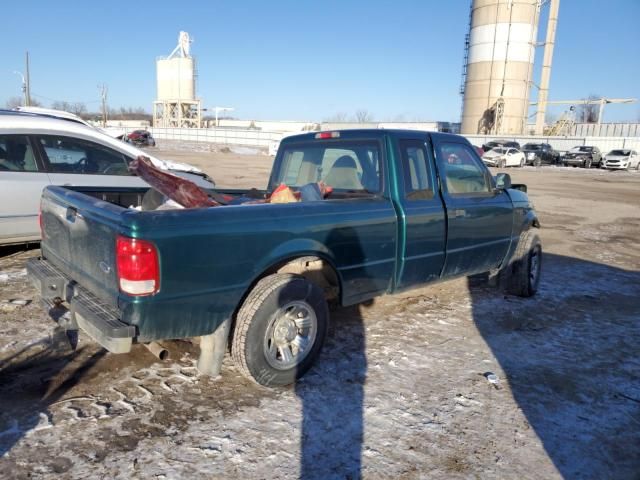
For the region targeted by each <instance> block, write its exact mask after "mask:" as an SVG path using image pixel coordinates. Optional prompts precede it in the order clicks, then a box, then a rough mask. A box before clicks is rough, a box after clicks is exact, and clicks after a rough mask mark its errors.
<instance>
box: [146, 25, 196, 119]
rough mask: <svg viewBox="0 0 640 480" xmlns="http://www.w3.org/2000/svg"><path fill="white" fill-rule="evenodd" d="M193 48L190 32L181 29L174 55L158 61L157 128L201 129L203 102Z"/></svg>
mask: <svg viewBox="0 0 640 480" xmlns="http://www.w3.org/2000/svg"><path fill="white" fill-rule="evenodd" d="M190 50H191V39H190V38H189V34H188V33H187V32H180V35H179V37H178V45H177V46H176V47H175V48H174V50H173V51H172V52H171V54H170V55H169V56H168V57H166V58H165V57H161V58H158V59H157V60H156V75H157V90H158V95H157V99H156V101H155V102H153V125H154V126H155V127H177V128H183V127H184V128H200V124H201V121H202V102H201V101H200V99H198V98H196V61H195V58H194V57H193V56H191V53H190Z"/></svg>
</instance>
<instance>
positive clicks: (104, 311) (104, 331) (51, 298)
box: [27, 258, 136, 353]
mask: <svg viewBox="0 0 640 480" xmlns="http://www.w3.org/2000/svg"><path fill="white" fill-rule="evenodd" d="M27 273H28V274H29V279H30V280H31V282H32V283H33V285H34V287H35V288H36V289H37V290H38V291H39V292H40V295H41V296H42V300H43V301H44V303H45V305H46V306H47V307H51V305H52V304H53V303H59V302H60V301H62V302H67V304H68V305H69V310H70V311H71V317H72V318H71V323H72V324H73V325H77V327H79V328H81V329H82V330H83V331H84V332H85V333H86V334H87V335H89V336H90V337H91V338H92V339H93V340H95V341H96V342H98V343H99V344H100V345H102V346H103V347H104V348H106V349H107V350H109V351H110V352H113V353H127V352H129V351H130V350H131V344H132V343H133V339H134V338H135V337H136V327H134V326H133V325H127V324H126V323H123V322H122V321H120V312H119V311H118V309H116V308H114V307H112V306H111V305H108V304H106V303H105V302H103V301H102V300H100V299H99V298H98V297H96V296H95V295H93V294H92V293H91V292H89V291H88V290H87V289H85V288H83V287H82V286H80V285H78V284H77V283H76V282H74V281H73V280H72V279H70V278H69V277H67V276H66V275H65V274H64V273H62V272H61V271H60V270H58V269H57V268H56V267H54V266H53V265H51V264H50V263H49V262H47V261H46V260H44V259H40V258H33V259H31V260H29V261H28V262H27Z"/></svg>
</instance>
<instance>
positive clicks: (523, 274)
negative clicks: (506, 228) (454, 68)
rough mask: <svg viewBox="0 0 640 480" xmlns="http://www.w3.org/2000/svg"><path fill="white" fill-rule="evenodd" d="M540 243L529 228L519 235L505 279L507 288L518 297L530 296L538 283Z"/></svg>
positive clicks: (534, 292)
mask: <svg viewBox="0 0 640 480" xmlns="http://www.w3.org/2000/svg"><path fill="white" fill-rule="evenodd" d="M541 271H542V244H541V243H540V238H538V235H536V234H535V233H533V232H532V231H531V230H527V231H526V232H524V233H522V234H521V235H520V240H519V241H518V247H517V248H516V251H515V253H514V262H513V263H512V264H511V271H510V272H509V273H510V274H509V276H508V280H507V290H508V291H509V293H511V294H513V295H518V296H520V297H532V296H533V295H535V294H536V292H537V291H538V286H539V285H540V273H541Z"/></svg>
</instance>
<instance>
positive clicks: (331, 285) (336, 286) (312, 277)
mask: <svg viewBox="0 0 640 480" xmlns="http://www.w3.org/2000/svg"><path fill="white" fill-rule="evenodd" d="M273 273H292V274H294V275H300V276H301V277H304V278H306V279H307V280H309V281H310V282H312V283H315V284H316V285H318V286H319V287H320V288H322V290H323V291H324V296H325V298H326V299H327V303H329V304H334V303H338V302H339V301H340V279H339V277H338V273H337V272H336V270H335V269H334V268H333V265H331V263H329V262H328V261H327V260H325V259H323V258H321V257H316V256H306V257H298V258H293V259H289V260H285V261H283V262H280V263H279V264H277V265H274V266H273V267H271V268H270V269H269V270H267V271H266V272H265V273H264V274H263V275H262V277H265V276H267V275H271V274H273Z"/></svg>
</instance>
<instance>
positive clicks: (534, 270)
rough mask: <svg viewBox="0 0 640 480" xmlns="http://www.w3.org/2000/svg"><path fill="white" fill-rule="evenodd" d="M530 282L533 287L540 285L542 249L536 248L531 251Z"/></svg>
mask: <svg viewBox="0 0 640 480" xmlns="http://www.w3.org/2000/svg"><path fill="white" fill-rule="evenodd" d="M529 264H530V266H531V267H530V269H529V282H530V284H531V286H532V287H536V286H537V285H538V281H539V280H540V248H539V247H536V248H534V249H533V250H532V251H531V255H530V257H529Z"/></svg>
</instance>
